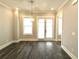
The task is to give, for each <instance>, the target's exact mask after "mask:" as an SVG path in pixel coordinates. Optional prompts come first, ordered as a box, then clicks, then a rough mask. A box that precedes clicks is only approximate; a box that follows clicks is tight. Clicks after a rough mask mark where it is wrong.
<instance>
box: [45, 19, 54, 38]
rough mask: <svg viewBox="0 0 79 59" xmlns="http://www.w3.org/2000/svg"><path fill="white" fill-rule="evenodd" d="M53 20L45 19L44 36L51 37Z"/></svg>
mask: <svg viewBox="0 0 79 59" xmlns="http://www.w3.org/2000/svg"><path fill="white" fill-rule="evenodd" d="M53 23H54V22H53V20H52V19H46V38H53V27H54V26H53Z"/></svg>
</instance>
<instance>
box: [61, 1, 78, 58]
mask: <svg viewBox="0 0 79 59" xmlns="http://www.w3.org/2000/svg"><path fill="white" fill-rule="evenodd" d="M77 24H78V5H77V4H75V5H72V0H70V1H69V2H68V3H67V4H66V5H65V6H64V7H63V35H62V45H63V46H64V47H66V49H68V50H69V51H70V52H71V53H72V54H73V55H75V56H76V57H78V30H77V29H78V25H77Z"/></svg>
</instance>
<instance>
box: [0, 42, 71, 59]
mask: <svg viewBox="0 0 79 59" xmlns="http://www.w3.org/2000/svg"><path fill="white" fill-rule="evenodd" d="M0 59H71V58H70V57H69V56H68V55H67V54H66V53H65V52H64V51H63V49H62V48H61V46H60V44H59V43H58V42H19V43H13V44H11V45H10V46H8V47H6V48H4V49H3V50H1V51H0Z"/></svg>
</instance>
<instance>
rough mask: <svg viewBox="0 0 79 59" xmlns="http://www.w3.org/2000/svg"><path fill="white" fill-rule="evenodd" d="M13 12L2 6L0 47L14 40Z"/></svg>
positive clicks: (0, 8)
mask: <svg viewBox="0 0 79 59" xmlns="http://www.w3.org/2000/svg"><path fill="white" fill-rule="evenodd" d="M12 20H13V18H12V11H11V10H10V9H8V8H5V7H4V6H2V5H0V45H3V44H6V43H8V42H10V41H12V40H13V28H12V26H13V25H12Z"/></svg>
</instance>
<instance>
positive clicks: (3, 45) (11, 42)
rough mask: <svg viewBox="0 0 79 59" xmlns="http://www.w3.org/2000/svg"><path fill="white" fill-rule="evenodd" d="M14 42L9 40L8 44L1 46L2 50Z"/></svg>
mask: <svg viewBox="0 0 79 59" xmlns="http://www.w3.org/2000/svg"><path fill="white" fill-rule="evenodd" d="M12 43H14V41H10V42H7V43H6V44H3V45H1V46H0V50H2V49H3V48H5V47H7V46H9V45H10V44H12Z"/></svg>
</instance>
